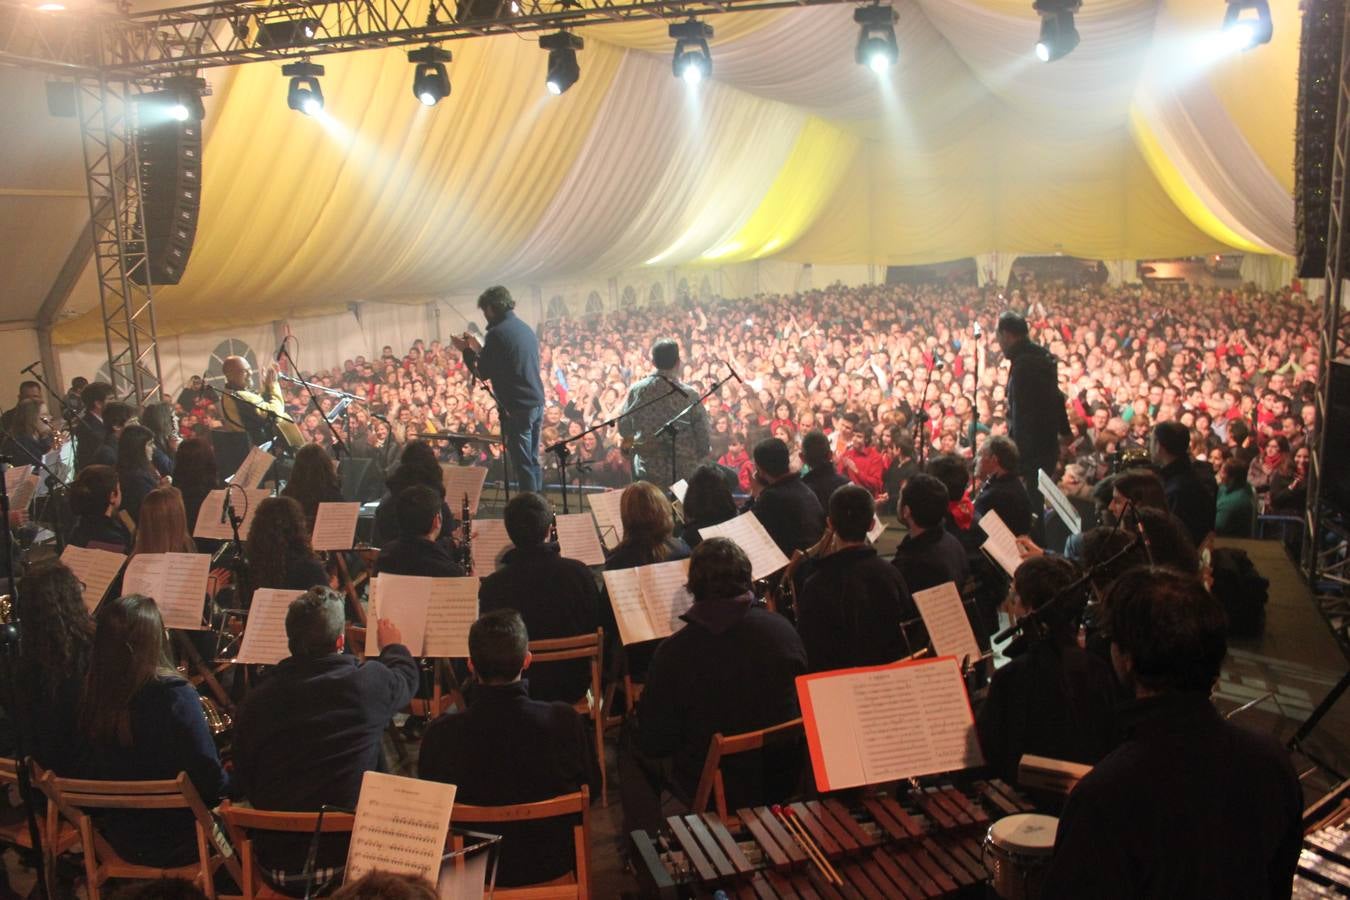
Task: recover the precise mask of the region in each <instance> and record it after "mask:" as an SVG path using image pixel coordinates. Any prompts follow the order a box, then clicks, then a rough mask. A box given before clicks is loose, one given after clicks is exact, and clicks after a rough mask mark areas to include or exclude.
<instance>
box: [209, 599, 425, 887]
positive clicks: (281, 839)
mask: <svg viewBox="0 0 1350 900" xmlns="http://www.w3.org/2000/svg"><path fill="white" fill-rule="evenodd" d="M343 609H344V602H343V598H342V595H341V594H339V593H337V592H336V591H333V590H330V589H328V588H320V587H316V588H313V589H311V590H309V591H308V592H306V593H305V594H304V596H302V597H299V598H297V599H296V600H294V601H292V602H291V605H290V608H289V609H288V610H287V612H286V639H287V641H288V642H289V644H290V650H291V655H290V657H289V658H288V659H284V660H282V661H281V664H280V665H278V666H277V667H276V668H275V669H274V670H273V671H272V673H271V674H270V676H269V677H268V678H267V679H266V680H264V681H263V682H262V683H261V684H259V685H258V686H257V687H255V688H254V689H253V691H252V692H251V693H250V694H249V695H248V697H247V698H246V699H245V701H244V703H243V705H242V706H241V707H240V708H239V714H238V715H237V716H236V717H235V730H234V777H235V779H236V783H237V784H238V785H239V787H240V788H241V789H242V791H243V794H244V796H245V797H246V798H247V799H248V801H249V802H250V803H251V804H253V806H254V807H256V808H258V809H276V810H296V811H304V810H317V809H319V807H320V806H322V805H323V804H331V805H335V806H345V807H353V806H355V805H356V798H357V796H358V795H359V794H360V792H361V778H362V776H363V775H364V774H365V773H366V772H368V771H370V770H372V769H376V768H377V767H378V766H379V765H380V738H381V736H382V735H383V734H384V730H385V728H386V726H388V724H389V720H390V719H391V718H393V716H394V713H396V712H398V711H399V710H400V709H402V708H403V707H405V706H407V705H408V701H409V700H411V699H412V696H413V691H415V690H416V689H417V683H418V672H417V662H416V661H415V660H414V659H413V658H412V656H411V655H410V654H409V652H408V648H407V647H405V646H404V645H403V638H402V635H400V634H399V630H398V628H397V627H396V626H395V625H394V624H393V623H392V622H390V621H389V620H387V619H381V620H380V621H379V623H378V625H377V626H376V627H377V628H378V632H377V637H378V641H379V646H380V655H379V656H378V657H377V658H375V659H368V660H366V662H365V663H360V662H358V661H357V659H356V657H355V656H351V655H349V654H346V653H344V652H343V649H344V633H343V626H344V624H345V623H344V620H343ZM309 840H310V838H309V835H307V834H302V835H274V836H271V837H267V836H261V835H260V836H259V837H258V839H257V842H256V844H255V847H256V849H257V853H258V859H259V863H260V865H261V867H262V870H263V873H264V877H265V878H266V879H267V880H268V881H269V882H270V883H272V884H273V885H274V886H276V887H279V888H284V889H285V890H286V891H287V892H288V893H291V894H292V895H293V896H301V895H302V894H303V893H304V884H303V883H302V882H301V879H299V873H300V871H301V870H302V869H303V868H304V863H305V855H306V851H307V848H308V846H309ZM346 856H347V840H346V836H345V835H334V836H332V837H331V838H325V839H324V840H323V841H322V842H321V843H320V848H319V858H318V860H317V864H318V870H319V871H318V872H316V881H317V882H318V883H323V882H326V881H328V880H329V878H330V877H331V876H332V875H333V872H334V870H336V873H337V875H338V877H340V876H341V871H342V870H341V867H342V865H343V862H344V860H345V859H346Z"/></svg>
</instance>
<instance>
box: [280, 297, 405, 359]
mask: <svg viewBox="0 0 1350 900" xmlns="http://www.w3.org/2000/svg"><path fill="white" fill-rule="evenodd" d="M285 328H286V329H287V330H288V331H289V333H290V334H291V335H292V336H293V337H295V339H296V342H298V344H299V346H298V347H297V346H295V344H292V345H291V346H290V348H289V350H290V353H291V355H292V356H294V357H295V362H296V364H297V365H298V366H299V368H300V370H301V371H302V372H315V371H318V370H319V369H332V368H334V367H341V366H342V362H343V360H348V359H355V358H356V357H358V356H366V357H369V356H370V355H371V351H370V346H369V341H367V339H366V335H365V332H364V331H362V329H361V323H360V322H359V321H358V320H357V318H356V315H355V314H354V313H353V312H351V311H350V310H348V311H347V312H342V313H337V314H336V315H328V316H314V317H306V318H303V319H287V320H286V326H285ZM423 337H425V335H423ZM273 349H274V348H273ZM376 349H377V350H378V349H379V348H378V347H377V348H376ZM406 349H407V347H399V348H398V350H397V352H399V353H402V352H403V351H404V350H406ZM268 352H269V354H270V353H271V352H272V349H269V351H268ZM258 364H259V365H260V366H261V365H262V364H263V360H262V359H259V360H258Z"/></svg>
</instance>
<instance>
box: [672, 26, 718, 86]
mask: <svg viewBox="0 0 1350 900" xmlns="http://www.w3.org/2000/svg"><path fill="white" fill-rule="evenodd" d="M670 36H671V37H673V38H674V39H675V56H674V59H673V60H672V64H671V68H673V69H674V70H675V77H676V78H683V79H684V82H685V84H689V85H695V84H698V83H699V82H700V81H702V80H703V79H705V78H710V77H712V51H711V50H709V49H708V38H710V37H712V36H713V27H712V26H711V25H709V24H708V23H706V22H700V21H698V20H697V19H690V20H689V21H688V22H677V23H676V24H674V25H671V26H670Z"/></svg>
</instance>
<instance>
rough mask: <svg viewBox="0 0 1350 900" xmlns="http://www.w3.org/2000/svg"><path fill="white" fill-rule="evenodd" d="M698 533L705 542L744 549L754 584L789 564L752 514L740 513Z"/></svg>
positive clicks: (757, 518) (756, 517)
mask: <svg viewBox="0 0 1350 900" xmlns="http://www.w3.org/2000/svg"><path fill="white" fill-rule="evenodd" d="M698 533H699V537H701V538H703V540H705V541H706V540H707V539H708V538H715V537H721V538H726V539H727V540H729V541H731V542H732V543H734V544H736V545H737V546H739V547H740V548H741V549H742V550H744V551H745V555H746V556H748V557H750V570H751V572H750V575H751V577H752V578H754V579H755V580H756V581H758V580H759V579H761V578H768V577H769V576H770V575H772V574H773V573H774V572H777V571H778V570H779V569H781V568H783V567H785V566H786V565H787V564H788V558H787V557H786V556H784V555H783V551H782V550H779V549H778V545H777V544H775V543H774V542H773V538H771V537H769V533H768V532H767V531H765V530H764V525H763V524H762V523H761V522H760V521H759V517H758V516H756V515H755V514H754V513H753V512H747V513H741V514H740V515H739V516H737V517H736V518H734V519H728V520H727V521H725V522H723V523H721V524H720V525H709V526H708V527H707V528H700V529H699V530H698Z"/></svg>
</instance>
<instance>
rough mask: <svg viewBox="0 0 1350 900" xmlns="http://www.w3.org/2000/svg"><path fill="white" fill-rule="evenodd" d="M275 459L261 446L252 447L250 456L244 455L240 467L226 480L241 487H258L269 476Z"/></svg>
mask: <svg viewBox="0 0 1350 900" xmlns="http://www.w3.org/2000/svg"><path fill="white" fill-rule="evenodd" d="M275 461H276V460H275V459H274V458H273V456H272V454H270V453H268V452H267V451H266V450H264V449H262V448H261V447H250V448H249V451H248V456H245V457H244V461H243V462H241V463H240V464H239V468H238V469H236V470H235V473H234V474H233V475H231V476H230V477H229V478H226V479H225V480H226V481H227V482H229V483H230V484H234V485H238V486H239V487H241V488H245V489H248V488H256V487H258V485H260V484H262V481H263V479H264V478H266V477H267V471H268V470H269V469H271V468H272V463H273V462H275Z"/></svg>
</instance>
